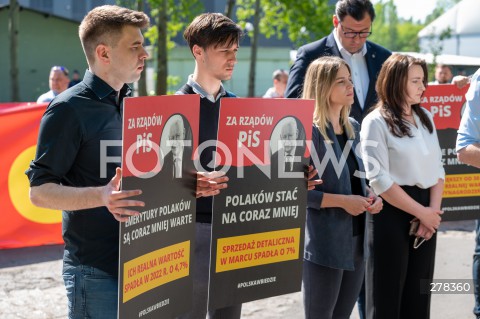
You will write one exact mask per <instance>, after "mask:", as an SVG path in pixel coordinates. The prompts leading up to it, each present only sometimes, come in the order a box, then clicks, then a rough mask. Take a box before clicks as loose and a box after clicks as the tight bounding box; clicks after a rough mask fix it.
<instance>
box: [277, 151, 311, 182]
mask: <svg viewBox="0 0 480 319" xmlns="http://www.w3.org/2000/svg"><path fill="white" fill-rule="evenodd" d="M304 153H305V147H301V146H297V147H296V148H295V154H294V155H293V156H295V157H298V158H296V159H294V160H296V161H294V162H293V164H292V165H291V166H292V170H291V171H289V172H305V171H306V166H305V165H304V164H302V163H301V160H302V158H303V155H304ZM281 157H284V150H283V149H280V150H278V151H277V152H275V153H273V154H272V157H271V159H270V165H271V166H270V167H271V174H272V177H278V172H279V171H278V170H279V166H280V165H285V164H284V161H285V159H284V158H281ZM284 169H285V167H283V168H281V170H280V171H281V172H283V171H284Z"/></svg>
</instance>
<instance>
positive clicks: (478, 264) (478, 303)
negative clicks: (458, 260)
mask: <svg viewBox="0 0 480 319" xmlns="http://www.w3.org/2000/svg"><path fill="white" fill-rule="evenodd" d="M473 286H474V287H473V288H474V292H475V307H474V308H473V313H474V314H475V315H476V316H477V317H480V220H477V230H476V237H475V253H474V254H473Z"/></svg>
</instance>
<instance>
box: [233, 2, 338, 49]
mask: <svg viewBox="0 0 480 319" xmlns="http://www.w3.org/2000/svg"><path fill="white" fill-rule="evenodd" d="M254 4H255V0H237V11H236V16H237V21H238V23H239V24H240V25H241V26H243V27H245V25H246V23H247V21H249V20H251V19H252V17H253V16H254V15H255V7H254ZM260 10H261V13H260V22H259V28H260V30H259V31H260V33H261V34H263V35H264V36H265V37H267V38H270V37H272V36H273V37H276V38H278V39H281V38H282V36H283V34H284V32H286V34H287V35H288V38H289V39H290V41H292V42H293V43H294V45H295V46H297V47H298V46H300V45H303V44H305V43H308V42H311V41H314V40H318V39H320V38H322V37H324V36H325V35H327V34H328V33H330V31H331V29H332V15H333V13H334V8H333V6H331V5H329V4H328V0H304V1H298V0H261V1H260ZM251 32H252V31H251Z"/></svg>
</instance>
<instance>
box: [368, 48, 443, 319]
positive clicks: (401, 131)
mask: <svg viewBox="0 0 480 319" xmlns="http://www.w3.org/2000/svg"><path fill="white" fill-rule="evenodd" d="M427 75H428V74H427V65H426V63H425V61H424V60H421V59H416V58H413V57H411V56H408V55H401V54H394V55H392V56H391V57H390V58H388V59H387V60H386V61H385V63H384V64H383V66H382V69H381V70H380V74H379V75H378V80H377V83H376V90H377V94H378V99H379V100H378V104H377V106H376V108H375V109H374V110H373V111H372V112H371V113H370V114H369V115H367V117H365V119H364V120H363V123H362V131H361V134H360V135H361V140H362V149H363V152H362V153H363V154H364V156H365V157H364V159H365V160H366V161H367V160H368V161H369V164H368V165H365V166H366V167H365V168H366V171H367V178H368V179H369V180H370V185H371V187H372V188H373V190H374V191H375V192H376V193H377V194H379V195H380V196H381V197H383V199H384V200H385V208H384V209H383V212H382V214H379V215H375V216H372V220H371V221H369V222H368V227H367V228H368V231H367V232H368V234H369V244H370V248H371V251H372V253H371V254H370V256H369V258H368V262H367V272H366V293H367V318H369V319H374V318H378V319H383V318H392V319H395V318H409V319H428V318H430V294H424V293H421V291H420V290H421V289H420V285H421V282H422V280H424V281H426V282H430V281H431V280H432V278H433V268H434V264H435V245H436V236H435V231H436V229H437V228H438V226H439V225H440V221H441V217H440V215H441V214H442V211H441V208H440V207H441V200H442V192H443V185H444V178H445V171H444V169H443V164H442V152H441V149H440V145H439V143H438V138H437V133H436V131H435V126H434V123H433V117H432V114H430V112H428V111H427V110H426V109H424V108H422V107H421V106H420V101H421V98H422V96H423V92H424V91H425V87H426V85H427V78H428V76H427ZM366 161H365V163H366ZM414 218H415V219H416V220H418V221H419V224H420V226H419V228H418V230H417V231H416V234H415V235H416V236H419V237H423V238H424V239H426V240H427V241H425V242H424V243H423V244H421V246H418V245H419V244H420V243H421V241H415V237H416V236H410V235H409V233H410V228H411V222H412V220H413V219H414Z"/></svg>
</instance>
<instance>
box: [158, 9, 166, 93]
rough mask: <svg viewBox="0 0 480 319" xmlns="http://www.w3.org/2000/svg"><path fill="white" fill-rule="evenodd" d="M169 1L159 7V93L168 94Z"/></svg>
mask: <svg viewBox="0 0 480 319" xmlns="http://www.w3.org/2000/svg"><path fill="white" fill-rule="evenodd" d="M167 1H168V0H162V2H161V5H160V7H159V8H158V19H157V28H158V40H157V87H156V90H155V91H156V94H157V95H165V94H167V76H168V67H167Z"/></svg>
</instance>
